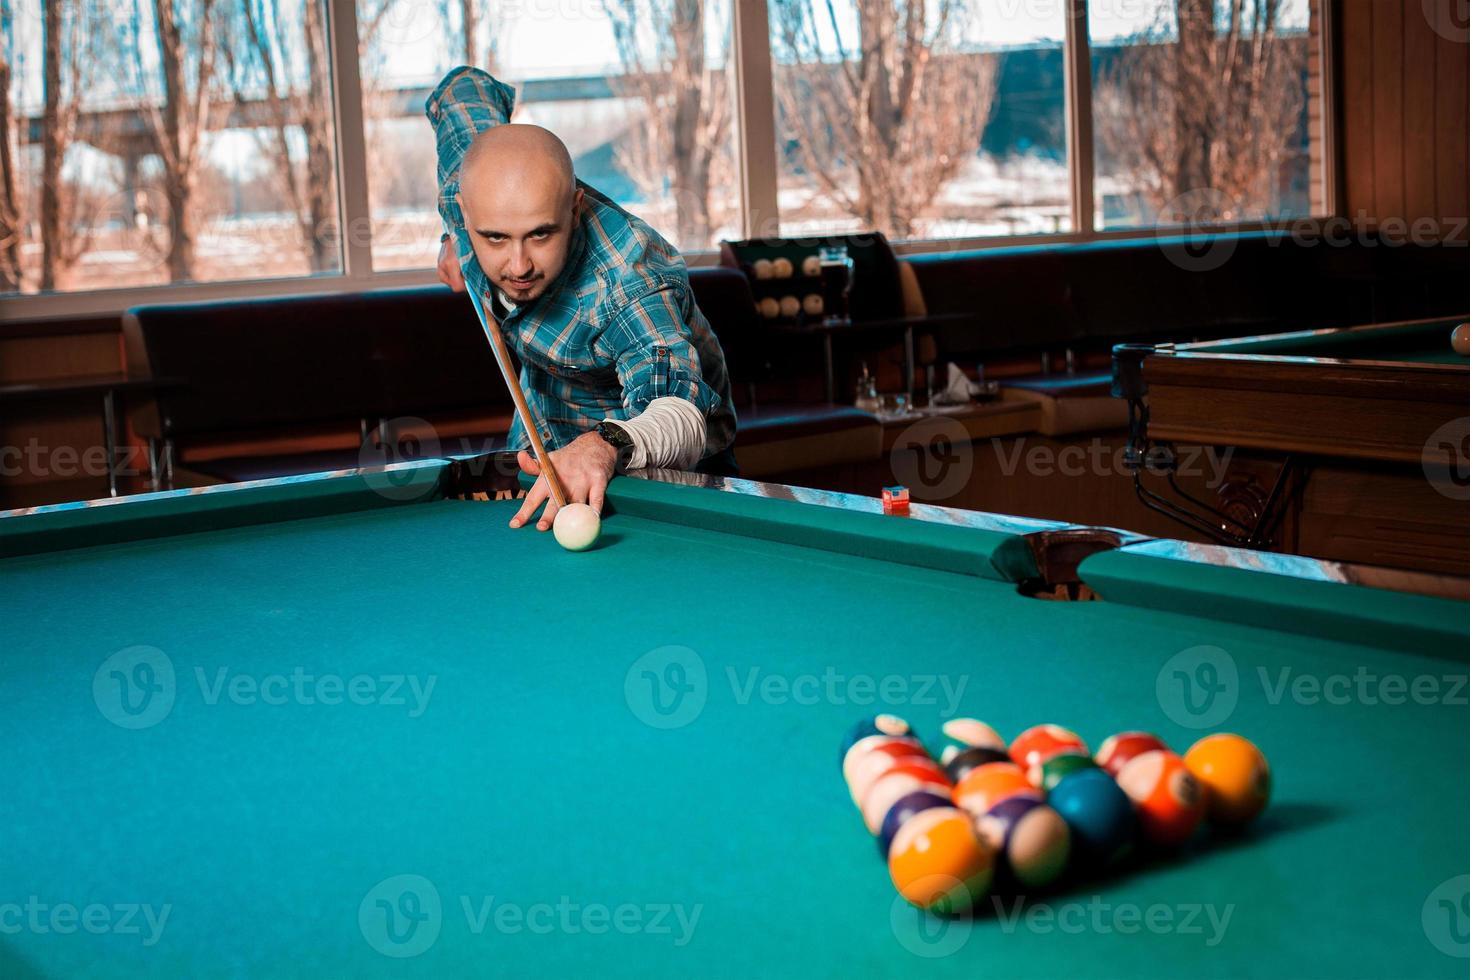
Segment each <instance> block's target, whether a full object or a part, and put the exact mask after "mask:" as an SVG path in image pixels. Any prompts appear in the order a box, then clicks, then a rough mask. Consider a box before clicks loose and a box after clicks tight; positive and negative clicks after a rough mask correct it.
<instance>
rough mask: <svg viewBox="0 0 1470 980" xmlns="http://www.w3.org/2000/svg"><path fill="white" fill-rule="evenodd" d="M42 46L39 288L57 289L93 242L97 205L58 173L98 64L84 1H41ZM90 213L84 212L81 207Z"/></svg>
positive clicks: (64, 161)
mask: <svg viewBox="0 0 1470 980" xmlns="http://www.w3.org/2000/svg"><path fill="white" fill-rule="evenodd" d="M41 7H42V18H41V31H42V45H41V85H42V101H43V108H42V119H41V202H40V219H41V289H42V290H43V291H50V290H54V289H56V288H57V285H58V284H59V282H60V280H61V277H62V276H63V275H64V274H65V273H66V271H67V270H69V269H70V268H71V267H72V266H73V265H75V264H76V261H77V259H79V258H80V257H81V256H82V254H83V253H84V252H85V251H86V249H87V246H88V245H89V244H90V242H91V231H92V219H93V218H94V217H95V211H96V210H97V208H96V204H95V202H91V204H92V206H91V207H88V208H84V207H83V206H82V198H83V195H82V194H81V193H80V191H79V188H76V187H73V186H71V185H70V184H69V183H68V182H67V181H66V180H65V179H64V177H63V175H62V168H63V166H64V165H65V163H66V157H67V152H68V150H70V148H71V146H72V144H73V143H74V142H75V140H76V132H77V115H78V113H79V112H80V110H81V100H82V95H83V93H84V91H85V89H86V82H87V80H88V77H89V75H88V69H89V68H90V67H91V66H92V65H94V64H95V63H96V57H97V51H96V47H95V38H96V35H95V33H94V32H93V31H92V30H90V29H89V28H90V27H91V26H92V25H91V24H89V23H88V16H89V10H88V7H87V5H85V4H79V5H71V4H58V3H46V4H42V5H41ZM84 210H85V211H90V212H92V213H91V214H87V215H84V214H83V211H84Z"/></svg>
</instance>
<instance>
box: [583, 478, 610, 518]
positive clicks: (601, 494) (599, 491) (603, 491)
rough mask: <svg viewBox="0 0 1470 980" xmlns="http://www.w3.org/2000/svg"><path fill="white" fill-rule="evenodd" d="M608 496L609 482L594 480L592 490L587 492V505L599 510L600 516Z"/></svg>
mask: <svg viewBox="0 0 1470 980" xmlns="http://www.w3.org/2000/svg"><path fill="white" fill-rule="evenodd" d="M606 497H607V484H606V483H595V482H594V483H593V484H592V488H591V491H590V492H589V493H588V494H587V506H589V507H591V508H592V509H593V510H595V511H597V514H598V516H599V517H600V516H602V504H603V501H604V499H606Z"/></svg>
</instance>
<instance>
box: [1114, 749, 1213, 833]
mask: <svg viewBox="0 0 1470 980" xmlns="http://www.w3.org/2000/svg"><path fill="white" fill-rule="evenodd" d="M1118 786H1119V787H1120V788H1121V789H1122V790H1123V792H1125V793H1127V794H1128V798H1129V799H1131V800H1132V801H1133V805H1134V807H1135V808H1137V810H1138V823H1139V825H1140V826H1141V827H1142V828H1143V835H1144V836H1145V837H1147V838H1148V839H1149V840H1151V841H1153V842H1154V843H1155V844H1158V845H1160V846H1163V847H1177V846H1179V845H1180V844H1183V843H1184V842H1185V841H1187V840H1189V838H1190V837H1192V836H1193V835H1194V831H1195V829H1196V828H1197V827H1199V824H1200V820H1201V819H1203V818H1204V815H1205V792H1204V789H1203V787H1201V786H1200V784H1199V780H1197V779H1195V778H1194V774H1193V773H1191V772H1190V771H1189V767H1188V766H1186V765H1185V764H1184V760H1183V759H1181V758H1179V756H1177V755H1175V754H1174V753H1173V752H1165V751H1162V750H1157V749H1156V750H1154V751H1153V752H1145V753H1143V755H1140V756H1136V757H1134V758H1133V759H1131V760H1130V761H1129V762H1128V764H1127V765H1126V766H1124V767H1123V768H1122V769H1120V770H1118Z"/></svg>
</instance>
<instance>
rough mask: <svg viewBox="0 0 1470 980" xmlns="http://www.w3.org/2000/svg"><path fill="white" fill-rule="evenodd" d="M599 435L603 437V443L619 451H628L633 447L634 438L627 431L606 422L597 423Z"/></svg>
mask: <svg viewBox="0 0 1470 980" xmlns="http://www.w3.org/2000/svg"><path fill="white" fill-rule="evenodd" d="M597 434H598V435H600V436H602V438H603V441H605V442H606V443H607V444H608V445H610V446H613V447H615V448H617V449H627V448H629V447H631V446H632V445H633V437H632V436H630V435H628V432H627V430H626V429H624V428H623V427H622V426H620V425H609V424H607V423H606V422H599V423H597Z"/></svg>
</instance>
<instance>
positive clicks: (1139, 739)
mask: <svg viewBox="0 0 1470 980" xmlns="http://www.w3.org/2000/svg"><path fill="white" fill-rule="evenodd" d="M1158 751H1163V752H1167V751H1169V746H1167V745H1165V744H1164V740H1163V739H1161V738H1159V737H1158V736H1157V735H1151V734H1149V733H1148V732H1119V733H1118V734H1116V735H1109V736H1108V737H1107V738H1106V739H1104V740H1103V744H1102V747H1101V748H1099V749H1098V750H1097V755H1096V756H1094V757H1093V758H1094V759H1095V761H1096V762H1097V764H1098V766H1099V767H1100V768H1101V769H1102V770H1103V772H1105V773H1107V774H1108V775H1109V776H1112V777H1114V778H1117V775H1118V770H1119V769H1122V768H1123V767H1124V766H1126V765H1127V764H1128V760H1129V759H1132V758H1134V757H1136V756H1140V755H1143V754H1144V753H1145V752H1158Z"/></svg>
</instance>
